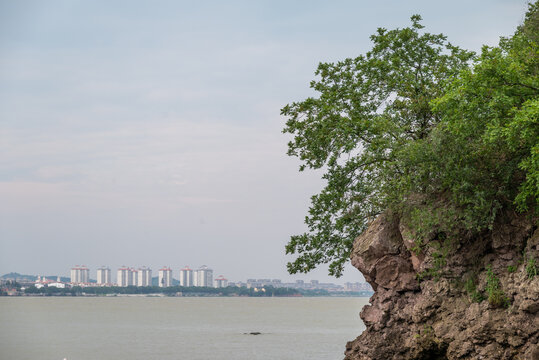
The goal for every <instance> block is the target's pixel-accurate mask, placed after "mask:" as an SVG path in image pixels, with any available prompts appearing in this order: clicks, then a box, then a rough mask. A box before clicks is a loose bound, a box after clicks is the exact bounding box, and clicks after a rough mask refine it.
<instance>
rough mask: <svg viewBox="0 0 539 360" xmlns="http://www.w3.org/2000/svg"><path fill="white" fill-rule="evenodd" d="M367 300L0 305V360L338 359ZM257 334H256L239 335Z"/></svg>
mask: <svg viewBox="0 0 539 360" xmlns="http://www.w3.org/2000/svg"><path fill="white" fill-rule="evenodd" d="M367 302H368V299H367V298H168V297H167V298H152V297H114V298H101V297H100V298H80V297H79V298H58V297H54V298H5V297H4V298H0V358H1V359H32V360H34V359H40V360H42V359H43V360H48V359H51V360H63V359H64V358H67V359H68V360H86V359H88V360H89V359H92V360H94V359H114V360H118V359H121V360H127V359H129V360H133V359H164V360H169V359H186V360H187V359H201V360H202V359H205V360H206V359H218V360H220V359H223V360H225V359H226V360H233V359H238V360H242V359H246V360H247V359H249V360H253V359H309V360H313V359H320V360H324V359H328V360H329V359H342V358H343V352H344V347H345V344H346V341H349V340H352V339H354V338H355V337H356V336H358V335H359V334H360V333H361V332H362V331H363V329H364V326H363V323H362V322H361V320H360V319H359V315H358V314H359V312H360V310H361V308H362V307H363V306H364V305H365V304H367ZM251 331H259V332H262V333H263V334H262V335H257V336H253V335H244V333H246V332H251Z"/></svg>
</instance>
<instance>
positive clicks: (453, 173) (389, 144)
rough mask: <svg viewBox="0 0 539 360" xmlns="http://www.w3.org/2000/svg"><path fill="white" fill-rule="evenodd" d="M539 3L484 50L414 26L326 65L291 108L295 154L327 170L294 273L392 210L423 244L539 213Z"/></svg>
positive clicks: (291, 248) (299, 241) (294, 240)
mask: <svg viewBox="0 0 539 360" xmlns="http://www.w3.org/2000/svg"><path fill="white" fill-rule="evenodd" d="M538 4H539V2H535V3H534V4H531V5H530V8H529V11H528V14H527V16H526V20H525V22H524V24H523V25H522V26H520V27H519V28H518V29H517V31H516V33H515V35H514V36H512V37H511V38H502V39H501V41H500V45H499V46H498V47H494V48H489V47H484V48H483V50H482V53H481V55H480V56H478V57H475V56H474V54H473V53H471V52H468V51H465V50H462V49H459V48H458V47H455V46H453V45H451V44H450V43H448V42H447V40H446V38H445V36H443V35H432V34H429V33H423V32H422V30H421V29H422V26H421V24H420V23H419V21H420V17H419V16H417V15H416V16H413V17H412V26H411V27H408V28H404V29H396V30H391V31H387V30H385V29H378V32H377V33H376V34H375V35H373V36H372V37H371V40H372V41H373V48H372V50H371V51H370V52H368V53H367V54H366V55H365V56H359V57H357V58H355V59H346V60H344V61H342V62H338V63H336V64H333V63H329V64H324V63H323V64H320V65H319V66H318V70H317V71H316V75H317V76H318V77H319V78H318V79H317V80H315V81H313V82H311V87H312V88H313V89H314V90H316V91H317V92H318V93H319V97H317V98H308V99H306V100H304V101H302V102H296V103H292V104H289V105H287V106H285V107H284V108H283V109H282V110H281V113H282V114H283V115H285V116H287V117H288V120H287V123H286V127H285V128H284V130H283V132H285V133H289V134H292V135H293V136H294V138H293V140H292V141H291V142H290V143H289V147H288V154H289V155H291V156H297V157H299V158H300V160H302V161H303V163H302V165H301V167H300V170H301V171H303V170H305V169H306V168H312V169H319V168H324V169H325V174H324V175H323V178H324V179H325V180H326V181H327V184H326V186H325V188H324V189H323V190H322V191H321V192H320V193H319V194H317V195H315V196H313V197H312V199H311V200H312V203H311V207H310V209H309V214H308V216H307V217H306V219H305V222H306V224H307V226H308V229H309V230H308V232H306V233H304V234H301V235H295V236H292V237H291V240H290V242H289V243H288V244H287V246H286V252H287V254H297V255H298V256H297V258H296V259H295V260H294V261H293V262H290V263H289V264H288V270H289V272H291V273H297V272H308V271H310V270H312V269H313V268H315V267H316V266H317V265H319V264H322V263H329V264H330V265H329V272H330V274H331V275H336V276H339V275H341V273H342V270H343V266H344V264H345V263H346V261H347V260H348V258H349V254H350V250H351V247H352V243H353V240H354V239H355V238H356V237H357V236H358V235H360V234H361V232H363V231H364V230H365V228H366V226H367V225H368V223H369V221H370V220H372V219H373V218H374V217H375V216H377V215H378V214H380V213H381V212H384V211H387V212H388V213H392V214H395V215H396V216H398V217H401V218H402V217H404V218H406V220H407V221H408V223H409V224H410V225H411V226H412V228H413V230H414V232H415V235H416V241H417V243H418V246H422V245H424V244H425V242H428V241H430V240H433V239H435V238H438V239H442V238H448V237H452V238H455V239H458V237H459V236H460V234H462V233H464V232H466V233H468V234H470V233H472V234H473V233H478V232H481V231H484V230H488V229H491V228H492V225H493V223H494V221H495V220H496V219H497V218H499V217H500V216H501V214H503V213H504V212H507V210H510V211H516V210H519V211H521V212H528V213H529V214H532V215H533V214H534V213H535V215H539V214H538V207H537V203H538V201H539V122H538V118H539V116H538V115H539V100H538V92H539V78H538V74H539V56H538V48H539V47H538V43H537V40H538V36H537V34H538V33H539V28H538V24H539V20H538V8H539V5H538Z"/></svg>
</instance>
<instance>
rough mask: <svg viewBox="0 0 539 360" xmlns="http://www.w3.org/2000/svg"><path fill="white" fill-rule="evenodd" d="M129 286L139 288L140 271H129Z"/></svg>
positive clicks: (132, 269) (131, 269)
mask: <svg viewBox="0 0 539 360" xmlns="http://www.w3.org/2000/svg"><path fill="white" fill-rule="evenodd" d="M129 285H133V286H138V271H137V270H135V269H134V268H130V269H129Z"/></svg>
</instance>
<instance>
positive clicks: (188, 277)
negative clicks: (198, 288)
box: [180, 266, 193, 286]
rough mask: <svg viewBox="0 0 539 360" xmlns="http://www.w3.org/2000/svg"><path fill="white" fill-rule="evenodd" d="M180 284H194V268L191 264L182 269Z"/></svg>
mask: <svg viewBox="0 0 539 360" xmlns="http://www.w3.org/2000/svg"><path fill="white" fill-rule="evenodd" d="M180 286H193V270H191V269H190V268H189V266H186V267H184V268H183V269H181V270H180Z"/></svg>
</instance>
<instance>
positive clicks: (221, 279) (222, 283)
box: [213, 275, 228, 288]
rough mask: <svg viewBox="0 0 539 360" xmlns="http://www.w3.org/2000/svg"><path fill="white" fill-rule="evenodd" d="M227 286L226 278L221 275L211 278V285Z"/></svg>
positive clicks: (216, 286)
mask: <svg viewBox="0 0 539 360" xmlns="http://www.w3.org/2000/svg"><path fill="white" fill-rule="evenodd" d="M227 286H228V280H227V279H225V277H224V276H223V275H219V276H218V277H217V278H216V279H215V280H213V287H215V288H224V287H227Z"/></svg>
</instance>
